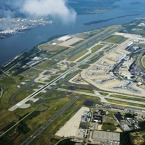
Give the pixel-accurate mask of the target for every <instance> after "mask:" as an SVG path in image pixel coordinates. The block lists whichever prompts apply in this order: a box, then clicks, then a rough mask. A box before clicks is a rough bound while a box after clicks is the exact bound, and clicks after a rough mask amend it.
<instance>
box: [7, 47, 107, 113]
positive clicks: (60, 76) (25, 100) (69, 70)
mask: <svg viewBox="0 0 145 145" xmlns="http://www.w3.org/2000/svg"><path fill="white" fill-rule="evenodd" d="M96 45H97V44H95V45H94V46H96ZM94 46H92V47H91V48H93V47H94ZM106 47H108V45H106V46H104V47H102V48H101V49H99V50H98V51H96V52H95V53H92V54H91V55H89V56H88V57H87V58H85V59H84V60H82V61H80V62H78V63H77V64H76V65H75V66H73V67H71V68H70V69H68V70H67V71H66V72H64V73H62V74H61V75H59V76H58V77H56V78H55V79H53V80H52V81H50V82H49V83H48V84H46V85H45V86H43V87H42V88H40V89H39V90H37V91H35V92H34V93H32V94H31V95H29V96H28V97H26V98H25V99H23V100H22V101H20V102H19V103H17V104H16V105H14V106H12V107H11V108H9V111H14V110H16V109H17V108H19V107H20V106H21V105H23V104H25V103H26V102H27V101H29V100H30V99H31V98H33V97H35V96H36V95H38V94H39V93H40V92H41V91H43V90H45V89H46V88H48V87H50V86H51V85H54V84H55V83H56V82H57V81H59V80H60V79H63V78H65V76H66V75H68V74H70V73H71V72H73V71H74V70H75V69H76V68H77V67H79V66H80V65H82V64H84V63H85V62H87V61H88V60H89V59H90V58H92V57H93V56H95V55H96V54H97V53H99V52H101V51H102V50H103V49H105V48H106Z"/></svg>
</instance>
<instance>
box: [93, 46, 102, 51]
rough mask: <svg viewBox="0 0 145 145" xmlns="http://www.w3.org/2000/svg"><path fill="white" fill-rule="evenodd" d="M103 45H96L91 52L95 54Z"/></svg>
mask: <svg viewBox="0 0 145 145" xmlns="http://www.w3.org/2000/svg"><path fill="white" fill-rule="evenodd" d="M103 46H104V45H96V46H95V47H93V48H92V52H96V51H97V50H99V49H100V48H102V47H103Z"/></svg>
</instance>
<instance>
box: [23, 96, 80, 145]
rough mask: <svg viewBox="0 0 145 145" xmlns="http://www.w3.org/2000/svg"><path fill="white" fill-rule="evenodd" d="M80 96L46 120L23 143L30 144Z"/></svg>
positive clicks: (24, 144)
mask: <svg viewBox="0 0 145 145" xmlns="http://www.w3.org/2000/svg"><path fill="white" fill-rule="evenodd" d="M78 99H79V97H74V98H73V99H72V100H70V101H69V102H68V103H67V104H66V105H65V106H64V107H62V108H61V109H60V110H59V111H58V112H56V113H55V114H54V115H53V116H52V117H51V118H50V119H49V120H48V121H47V122H45V123H44V124H43V125H42V126H41V127H40V128H39V129H37V130H36V131H35V132H34V133H33V134H32V135H31V136H30V137H28V138H27V139H26V140H25V141H24V142H23V143H22V144H21V145H28V144H30V143H31V142H32V141H33V140H34V139H35V138H36V137H37V136H38V135H40V134H41V133H42V132H43V131H44V130H45V129H46V128H47V127H48V126H50V125H51V124H52V123H53V122H54V121H55V120H56V119H57V118H58V117H59V116H61V115H62V114H63V113H64V112H65V111H66V110H67V109H68V108H69V107H70V106H71V105H73V104H74V103H75V102H76V101H77V100H78Z"/></svg>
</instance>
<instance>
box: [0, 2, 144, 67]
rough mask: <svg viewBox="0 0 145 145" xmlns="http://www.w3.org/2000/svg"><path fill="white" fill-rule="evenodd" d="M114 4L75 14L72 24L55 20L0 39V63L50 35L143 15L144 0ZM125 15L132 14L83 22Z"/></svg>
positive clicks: (120, 22)
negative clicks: (102, 10)
mask: <svg viewBox="0 0 145 145" xmlns="http://www.w3.org/2000/svg"><path fill="white" fill-rule="evenodd" d="M115 4H116V5H118V7H117V8H115V9H112V10H110V11H107V12H103V13H99V14H87V15H77V18H76V22H75V23H74V24H68V25H65V24H62V23H61V22H59V21H55V23H54V24H52V25H46V26H40V27H37V28H34V29H31V30H28V31H25V32H22V33H17V34H15V35H12V36H10V37H7V38H5V39H0V65H2V64H4V63H6V62H7V61H8V60H10V59H11V58H13V57H15V56H16V55H18V54H19V53H21V52H23V51H24V50H27V51H28V50H30V49H32V48H33V47H34V46H36V45H38V44H40V43H42V42H44V41H47V40H48V39H49V38H50V37H52V36H56V35H61V34H72V33H79V32H83V31H88V30H93V29H96V28H101V27H104V26H109V25H115V24H123V23H127V22H130V21H132V20H134V19H135V18H138V17H139V18H140V17H145V8H144V6H145V1H144V0H121V1H119V2H116V3H115ZM136 14H138V15H136ZM126 15H132V16H127V17H121V18H118V19H113V20H110V21H106V22H102V23H98V24H94V25H87V26H86V25H84V23H87V22H90V21H99V20H105V19H110V18H114V17H119V16H126ZM133 15H134V16H133Z"/></svg>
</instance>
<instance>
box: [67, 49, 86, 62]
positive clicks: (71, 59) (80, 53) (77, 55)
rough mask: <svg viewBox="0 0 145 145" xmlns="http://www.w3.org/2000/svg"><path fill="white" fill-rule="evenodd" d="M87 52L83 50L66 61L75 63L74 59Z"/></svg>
mask: <svg viewBox="0 0 145 145" xmlns="http://www.w3.org/2000/svg"><path fill="white" fill-rule="evenodd" d="M87 52H88V51H87V50H83V51H81V52H79V53H77V54H76V55H74V56H72V57H70V58H69V59H68V61H75V60H76V59H78V58H80V57H81V56H83V55H84V54H86V53H87Z"/></svg>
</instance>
